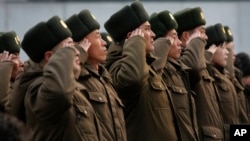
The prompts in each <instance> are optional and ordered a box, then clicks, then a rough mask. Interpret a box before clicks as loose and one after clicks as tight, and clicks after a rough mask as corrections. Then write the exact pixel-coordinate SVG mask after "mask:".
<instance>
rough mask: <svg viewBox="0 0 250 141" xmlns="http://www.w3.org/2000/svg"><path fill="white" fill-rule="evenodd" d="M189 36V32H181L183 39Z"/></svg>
mask: <svg viewBox="0 0 250 141" xmlns="http://www.w3.org/2000/svg"><path fill="white" fill-rule="evenodd" d="M189 37H190V33H189V32H186V31H184V32H182V38H183V40H185V41H187V40H188V39H189Z"/></svg>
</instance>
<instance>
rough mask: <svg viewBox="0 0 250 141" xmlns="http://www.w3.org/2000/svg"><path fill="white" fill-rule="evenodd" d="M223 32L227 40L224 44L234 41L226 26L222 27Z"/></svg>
mask: <svg viewBox="0 0 250 141" xmlns="http://www.w3.org/2000/svg"><path fill="white" fill-rule="evenodd" d="M224 30H225V32H226V36H227V40H226V42H231V41H233V40H234V37H233V34H232V32H231V30H230V28H229V27H228V26H224Z"/></svg>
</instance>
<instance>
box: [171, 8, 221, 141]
mask: <svg viewBox="0 0 250 141" xmlns="http://www.w3.org/2000/svg"><path fill="white" fill-rule="evenodd" d="M174 17H175V20H176V21H177V23H178V29H177V32H178V36H179V39H180V40H181V42H182V44H181V46H182V47H183V52H182V55H181V57H180V61H182V62H183V63H184V64H185V65H187V66H188V67H190V68H191V70H190V71H189V75H190V77H189V78H190V84H191V89H192V90H193V91H194V92H195V95H194V99H195V106H196V116H197V122H198V127H199V138H200V140H202V141H206V140H220V141H222V140H223V121H222V117H221V111H220V106H219V105H220V104H219V99H218V92H217V91H216V89H215V87H214V79H213V78H212V77H211V76H210V74H209V72H208V70H207V64H208V60H206V58H205V46H206V40H207V35H206V33H205V24H206V19H205V16H204V13H203V12H202V9H201V8H200V7H195V8H185V9H182V10H180V11H177V12H175V13H174ZM215 50H216V48H215V47H211V50H210V51H211V53H214V51H215Z"/></svg>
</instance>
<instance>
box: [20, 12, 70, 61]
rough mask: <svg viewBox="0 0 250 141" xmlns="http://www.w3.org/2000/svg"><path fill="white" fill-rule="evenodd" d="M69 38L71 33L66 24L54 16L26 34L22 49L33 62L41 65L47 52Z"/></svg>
mask: <svg viewBox="0 0 250 141" xmlns="http://www.w3.org/2000/svg"><path fill="white" fill-rule="evenodd" d="M68 37H71V32H70V30H69V28H68V27H67V25H66V24H65V22H64V21H63V20H62V19H61V18H59V17H58V16H53V17H52V18H50V19H49V20H48V21H47V22H40V23H38V24H37V25H35V26H34V27H32V28H31V29H29V30H28V31H27V32H26V33H25V35H24V38H23V41H22V48H23V50H24V51H25V52H26V53H27V55H28V56H29V57H30V59H31V60H32V61H34V62H36V63H39V62H40V61H41V60H42V59H43V58H44V53H45V52H46V51H49V50H51V49H53V48H54V47H55V46H56V45H57V44H58V43H60V42H61V41H62V40H64V39H66V38H68Z"/></svg>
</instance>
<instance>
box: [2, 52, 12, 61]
mask: <svg viewBox="0 0 250 141" xmlns="http://www.w3.org/2000/svg"><path fill="white" fill-rule="evenodd" d="M11 60H12V54H9V52H8V51H3V53H0V62H4V61H11Z"/></svg>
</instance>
